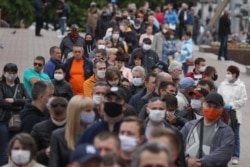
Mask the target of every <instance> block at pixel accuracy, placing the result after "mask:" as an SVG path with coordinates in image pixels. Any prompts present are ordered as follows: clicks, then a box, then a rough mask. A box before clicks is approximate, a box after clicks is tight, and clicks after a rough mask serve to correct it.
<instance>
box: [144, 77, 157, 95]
mask: <svg viewBox="0 0 250 167" xmlns="http://www.w3.org/2000/svg"><path fill="white" fill-rule="evenodd" d="M145 86H146V88H147V89H148V90H149V91H150V92H151V91H153V90H154V89H155V87H156V82H155V77H149V80H148V82H146V83H145Z"/></svg>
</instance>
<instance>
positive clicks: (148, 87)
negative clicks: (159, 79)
mask: <svg viewBox="0 0 250 167" xmlns="http://www.w3.org/2000/svg"><path fill="white" fill-rule="evenodd" d="M155 80H156V74H155V73H148V74H147V75H146V77H145V87H144V88H143V89H142V90H141V91H140V92H138V93H136V94H134V95H133V96H132V97H131V98H130V100H129V103H128V104H129V105H131V106H133V107H134V109H135V111H137V114H138V113H139V111H140V108H139V107H138V106H139V104H138V101H140V99H141V98H142V97H143V96H145V95H147V94H149V93H151V92H152V91H154V89H155V87H156V84H155V83H156V82H155Z"/></svg>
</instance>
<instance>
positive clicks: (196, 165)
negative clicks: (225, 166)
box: [187, 158, 201, 167]
mask: <svg viewBox="0 0 250 167" xmlns="http://www.w3.org/2000/svg"><path fill="white" fill-rule="evenodd" d="M187 167H201V160H199V159H195V158H194V159H193V158H188V159H187Z"/></svg>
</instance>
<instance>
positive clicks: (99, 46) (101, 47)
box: [98, 45, 106, 49]
mask: <svg viewBox="0 0 250 167" xmlns="http://www.w3.org/2000/svg"><path fill="white" fill-rule="evenodd" d="M98 49H106V46H105V45H98Z"/></svg>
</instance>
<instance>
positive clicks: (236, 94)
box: [218, 65, 247, 165]
mask: <svg viewBox="0 0 250 167" xmlns="http://www.w3.org/2000/svg"><path fill="white" fill-rule="evenodd" d="M239 76H240V70H239V68H238V67H237V66H233V65H231V66H229V67H228V68H227V74H226V80H225V81H223V82H222V83H221V84H220V86H219V88H218V93H219V94H221V95H222V97H223V99H224V102H225V104H226V105H225V108H226V110H231V109H233V110H235V111H236V117H237V125H236V127H234V128H233V130H234V134H235V143H234V151H233V157H232V164H233V165H237V164H238V163H239V157H240V124H241V123H242V117H243V112H242V110H243V107H244V105H245V103H246V101H247V92H246V87H245V84H244V82H243V81H241V80H240V79H239Z"/></svg>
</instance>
